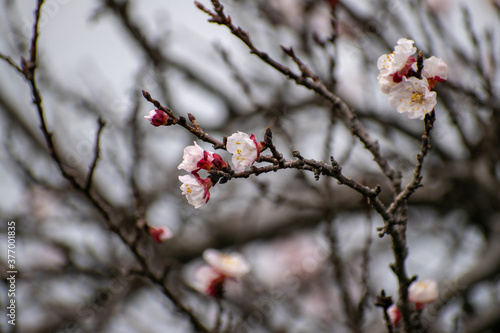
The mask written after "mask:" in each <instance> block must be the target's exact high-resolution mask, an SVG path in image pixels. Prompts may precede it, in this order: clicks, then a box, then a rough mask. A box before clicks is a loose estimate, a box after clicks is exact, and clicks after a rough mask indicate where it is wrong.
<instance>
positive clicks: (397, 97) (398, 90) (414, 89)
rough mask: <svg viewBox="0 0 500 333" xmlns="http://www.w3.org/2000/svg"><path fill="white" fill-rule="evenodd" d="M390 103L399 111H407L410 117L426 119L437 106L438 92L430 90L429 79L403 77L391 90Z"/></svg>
mask: <svg viewBox="0 0 500 333" xmlns="http://www.w3.org/2000/svg"><path fill="white" fill-rule="evenodd" d="M389 103H390V104H391V105H392V107H393V108H395V109H396V110H397V111H398V112H399V113H406V114H407V116H408V118H410V119H424V117H425V115H426V114H427V113H429V112H431V111H432V109H434V106H436V103H437V100H436V92H435V91H430V90H429V84H428V82H427V79H425V78H423V79H422V80H419V79H417V78H416V77H410V78H409V79H407V78H406V77H404V78H403V81H402V82H400V83H398V84H396V85H395V86H394V87H392V88H391V90H390V92H389Z"/></svg>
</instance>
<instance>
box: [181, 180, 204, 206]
mask: <svg viewBox="0 0 500 333" xmlns="http://www.w3.org/2000/svg"><path fill="white" fill-rule="evenodd" d="M179 180H180V181H181V182H182V183H183V184H182V185H181V190H182V194H183V195H185V196H186V199H187V201H188V202H189V203H190V204H191V205H193V206H194V208H200V207H201V206H203V205H204V204H206V203H207V202H208V200H209V199H210V192H209V189H210V187H211V186H212V181H211V180H210V178H207V179H201V178H200V177H199V176H197V175H195V176H193V175H184V176H179Z"/></svg>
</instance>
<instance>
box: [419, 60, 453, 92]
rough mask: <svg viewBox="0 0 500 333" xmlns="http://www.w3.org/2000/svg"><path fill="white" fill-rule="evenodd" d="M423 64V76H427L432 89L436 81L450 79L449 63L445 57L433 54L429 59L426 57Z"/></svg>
mask: <svg viewBox="0 0 500 333" xmlns="http://www.w3.org/2000/svg"><path fill="white" fill-rule="evenodd" d="M423 65H424V68H422V76H423V77H425V78H427V81H429V86H430V87H431V89H432V88H434V86H435V85H436V83H438V82H443V81H446V80H447V79H448V65H447V64H446V63H445V62H444V61H443V59H440V58H437V57H435V56H432V57H430V58H429V59H425V60H424V63H423Z"/></svg>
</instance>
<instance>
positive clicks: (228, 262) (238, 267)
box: [203, 249, 250, 279]
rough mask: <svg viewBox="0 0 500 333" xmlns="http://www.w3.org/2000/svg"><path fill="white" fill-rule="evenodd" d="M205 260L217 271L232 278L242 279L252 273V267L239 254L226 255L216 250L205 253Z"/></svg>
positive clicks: (208, 250)
mask: <svg viewBox="0 0 500 333" xmlns="http://www.w3.org/2000/svg"><path fill="white" fill-rule="evenodd" d="M203 259H205V261H206V262H207V263H208V264H209V265H210V266H212V267H213V268H214V269H215V270H216V271H218V272H219V273H221V274H223V275H224V276H227V277H230V278H234V279H237V278H240V277H242V276H243V275H245V274H247V273H248V272H250V265H249V263H248V262H247V261H246V259H245V258H244V257H243V256H242V255H241V254H239V253H230V254H224V253H221V252H219V251H217V250H214V249H207V250H205V252H203Z"/></svg>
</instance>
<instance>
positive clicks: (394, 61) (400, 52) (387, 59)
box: [377, 38, 417, 94]
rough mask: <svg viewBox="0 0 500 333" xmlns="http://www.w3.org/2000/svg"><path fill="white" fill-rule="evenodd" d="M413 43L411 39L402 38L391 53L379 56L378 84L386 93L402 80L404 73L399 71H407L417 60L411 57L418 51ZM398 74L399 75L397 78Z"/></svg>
mask: <svg viewBox="0 0 500 333" xmlns="http://www.w3.org/2000/svg"><path fill="white" fill-rule="evenodd" d="M413 43H414V42H413V41H412V40H410V39H406V38H401V39H399V40H398V45H396V46H395V47H394V51H393V52H392V53H391V54H383V55H381V56H380V57H379V58H378V60H377V67H378V69H379V70H380V73H379V75H378V84H379V87H380V89H381V91H382V92H383V93H384V94H388V93H389V90H390V89H391V88H392V87H393V86H394V85H396V83H397V81H401V77H402V76H403V74H402V73H399V72H401V71H402V72H406V71H407V70H408V69H409V68H410V66H411V64H412V62H414V61H415V59H414V58H410V57H411V55H413V54H414V53H415V52H416V51H417V48H416V47H414V46H413ZM398 74H399V76H398V77H396V78H395V76H396V75H398ZM395 79H396V81H395Z"/></svg>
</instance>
